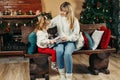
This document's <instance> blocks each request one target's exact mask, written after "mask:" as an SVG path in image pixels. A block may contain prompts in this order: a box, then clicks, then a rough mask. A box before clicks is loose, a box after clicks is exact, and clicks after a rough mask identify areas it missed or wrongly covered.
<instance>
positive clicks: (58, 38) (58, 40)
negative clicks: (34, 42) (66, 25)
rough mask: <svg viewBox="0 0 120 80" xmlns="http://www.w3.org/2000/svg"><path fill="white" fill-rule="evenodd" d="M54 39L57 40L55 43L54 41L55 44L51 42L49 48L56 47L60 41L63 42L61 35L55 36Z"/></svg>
mask: <svg viewBox="0 0 120 80" xmlns="http://www.w3.org/2000/svg"><path fill="white" fill-rule="evenodd" d="M53 40H54V41H55V43H54V44H49V45H48V47H49V48H52V47H54V46H55V45H56V44H59V43H61V42H62V40H61V38H60V36H58V37H56V38H54V39H53Z"/></svg>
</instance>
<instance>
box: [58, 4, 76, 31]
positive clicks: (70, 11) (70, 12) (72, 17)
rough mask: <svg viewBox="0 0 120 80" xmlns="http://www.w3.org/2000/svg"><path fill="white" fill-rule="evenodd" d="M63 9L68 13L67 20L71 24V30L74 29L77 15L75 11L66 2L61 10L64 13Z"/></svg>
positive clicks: (61, 6)
mask: <svg viewBox="0 0 120 80" xmlns="http://www.w3.org/2000/svg"><path fill="white" fill-rule="evenodd" d="M63 8H64V9H65V11H66V12H67V19H68V21H69V22H70V29H73V27H74V26H73V25H74V20H75V15H74V11H73V9H72V5H71V4H70V3H69V2H64V3H62V4H61V5H60V10H61V11H62V10H63Z"/></svg>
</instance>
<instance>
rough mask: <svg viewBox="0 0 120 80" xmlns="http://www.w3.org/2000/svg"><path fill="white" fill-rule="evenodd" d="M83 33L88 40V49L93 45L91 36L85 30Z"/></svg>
mask: <svg viewBox="0 0 120 80" xmlns="http://www.w3.org/2000/svg"><path fill="white" fill-rule="evenodd" d="M84 34H85V36H86V38H87V40H88V49H92V48H93V45H94V42H93V40H92V38H91V37H90V35H89V34H88V33H87V32H84Z"/></svg>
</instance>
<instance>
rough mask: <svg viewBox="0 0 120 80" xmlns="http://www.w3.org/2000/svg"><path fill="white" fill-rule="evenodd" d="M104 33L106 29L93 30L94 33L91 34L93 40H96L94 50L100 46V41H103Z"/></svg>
mask: <svg viewBox="0 0 120 80" xmlns="http://www.w3.org/2000/svg"><path fill="white" fill-rule="evenodd" d="M103 33H104V31H99V30H95V31H94V32H93V34H92V36H91V37H92V39H93V42H94V45H93V48H92V50H95V49H96V48H97V47H98V45H99V43H100V41H101V38H102V35H103Z"/></svg>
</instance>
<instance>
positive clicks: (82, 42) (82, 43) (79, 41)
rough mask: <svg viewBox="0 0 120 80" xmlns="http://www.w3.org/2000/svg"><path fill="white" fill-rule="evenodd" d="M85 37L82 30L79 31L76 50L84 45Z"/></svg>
mask: <svg viewBox="0 0 120 80" xmlns="http://www.w3.org/2000/svg"><path fill="white" fill-rule="evenodd" d="M84 43H85V42H84V38H83V35H82V32H80V33H79V38H78V40H77V41H76V50H80V49H81V48H82V47H83V46H84Z"/></svg>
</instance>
